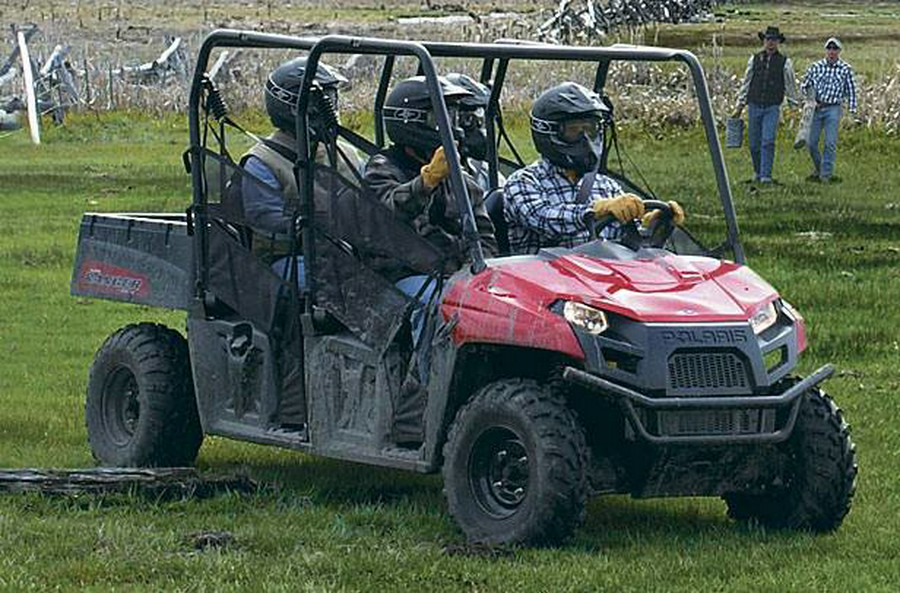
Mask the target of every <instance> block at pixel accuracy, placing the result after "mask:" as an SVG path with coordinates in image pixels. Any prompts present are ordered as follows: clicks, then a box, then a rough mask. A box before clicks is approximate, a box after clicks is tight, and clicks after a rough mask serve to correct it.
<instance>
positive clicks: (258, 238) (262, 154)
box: [241, 130, 362, 263]
mask: <svg viewBox="0 0 900 593" xmlns="http://www.w3.org/2000/svg"><path fill="white" fill-rule="evenodd" d="M266 140H269V141H270V142H275V143H276V144H280V145H281V146H284V147H286V148H288V149H290V150H291V151H292V152H293V151H295V150H296V148H297V146H296V142H295V141H294V137H293V136H291V135H289V134H286V133H285V132H282V131H281V130H276V131H275V132H274V133H272V134H270V135H269V136H268V137H267V138H266ZM337 144H338V148H339V150H340V152H342V153H343V154H344V156H346V157H347V160H349V161H350V163H351V165H348V164H347V163H346V162H345V160H344V159H343V158H342V157H341V156H340V155H337V163H336V165H337V166H336V168H337V171H338V173H340V174H341V175H342V176H344V177H346V178H347V179H349V180H351V181H354V182H355V181H356V179H357V176H359V175H361V173H362V161H361V160H360V158H359V154H358V153H357V152H356V149H355V148H353V147H352V146H351V145H349V144H347V143H346V142H344V141H342V140H338V142H337ZM248 156H255V157H256V158H258V159H259V160H261V161H262V162H263V163H265V164H266V166H268V167H269V168H270V169H271V170H272V173H273V174H274V175H275V179H277V180H278V184H279V185H280V186H281V197H282V199H283V200H284V201H285V205H286V206H289V207H291V208H292V209H293V208H297V207H298V206H299V201H300V192H299V191H298V190H297V179H296V178H295V177H294V163H292V162H291V161H289V160H288V159H286V158H284V157H283V156H282V155H281V154H279V153H278V152H277V151H275V150H272V149H271V148H269V147H268V146H266V145H265V144H264V143H263V142H257V143H256V144H255V145H254V146H253V147H252V148H250V150H248V151H247V152H246V154H244V156H243V157H242V158H241V161H242V162H243V161H244V160H245V159H246V158H247V157H248ZM316 163H317V164H318V165H321V166H329V165H330V163H329V162H328V153H327V151H326V149H325V146H324V145H323V144H321V143H320V144H319V145H318V147H317V149H316ZM351 166H352V167H355V171H353V170H351ZM313 191H315V192H316V193H319V192H323V191H326V190H324V189H322V188H319V187H316V188H314V190H313ZM318 197H319V196H317V198H318ZM321 197H327V196H321ZM252 251H253V252H254V253H256V254H257V255H258V256H259V257H261V258H262V259H264V260H266V261H268V262H270V263H271V262H274V261H275V260H277V259H279V258H282V257H285V256H287V255H288V254H290V243H289V241H288V240H286V239H284V238H279V237H274V236H271V235H265V234H261V233H254V237H253V248H252Z"/></svg>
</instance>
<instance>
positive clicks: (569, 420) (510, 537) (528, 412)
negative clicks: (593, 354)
mask: <svg viewBox="0 0 900 593" xmlns="http://www.w3.org/2000/svg"><path fill="white" fill-rule="evenodd" d="M585 465H586V446H585V441H584V434H583V432H582V430H581V427H580V426H579V425H578V423H577V421H576V419H575V417H574V415H573V414H572V412H571V411H570V410H569V409H568V408H567V406H566V403H565V400H564V399H563V398H562V397H560V396H558V395H555V394H553V393H552V392H551V390H549V389H548V388H546V387H543V386H541V385H539V384H538V383H536V382H534V381H529V380H522V379H508V380H503V381H498V382H496V383H491V384H489V385H487V386H485V387H484V388H482V389H481V390H480V391H478V392H477V393H476V394H475V395H474V396H473V397H472V399H471V400H470V401H469V403H468V404H466V405H465V406H464V407H463V408H462V409H460V410H459V412H458V413H457V415H456V418H455V420H454V422H453V425H452V428H451V430H450V434H449V436H448V438H447V443H446V444H445V446H444V467H443V476H444V493H445V495H446V497H447V502H448V506H449V509H450V513H451V514H452V516H453V518H454V519H455V520H456V522H457V523H458V524H459V526H460V527H461V528H462V530H463V532H464V533H465V534H466V537H467V538H468V540H469V541H472V542H478V543H486V544H519V543H521V544H530V545H552V544H556V543H559V542H561V541H563V540H565V539H566V538H568V537H569V536H570V535H571V534H572V532H573V531H574V530H575V528H576V527H577V526H578V525H579V524H580V523H581V521H582V520H583V518H584V508H585V497H586V483H585Z"/></svg>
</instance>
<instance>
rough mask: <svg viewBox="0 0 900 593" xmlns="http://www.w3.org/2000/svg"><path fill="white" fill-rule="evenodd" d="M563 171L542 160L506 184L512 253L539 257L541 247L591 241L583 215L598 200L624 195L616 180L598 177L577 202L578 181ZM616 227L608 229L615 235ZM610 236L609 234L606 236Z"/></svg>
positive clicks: (511, 176) (506, 205)
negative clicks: (613, 229) (591, 187)
mask: <svg viewBox="0 0 900 593" xmlns="http://www.w3.org/2000/svg"><path fill="white" fill-rule="evenodd" d="M563 171H564V169H563V168H562V167H557V166H556V165H554V164H552V163H550V161H548V160H546V159H541V160H539V161H537V162H535V163H532V164H531V165H528V166H527V167H522V168H521V169H519V170H518V171H516V172H514V173H513V174H512V175H510V176H509V179H507V180H506V185H505V186H504V205H503V215H504V218H506V222H507V224H508V225H509V247H510V251H512V253H517V254H520V253H537V252H538V250H539V249H541V248H542V247H558V246H562V247H574V246H576V245H580V244H582V243H587V242H588V241H589V240H590V230H589V229H588V225H587V223H586V222H585V220H584V213H585V211H587V210H588V209H589V208H590V207H591V203H592V202H593V201H594V200H596V199H597V198H603V199H608V198H612V197H614V196H617V195H619V194H621V193H622V187H621V186H620V185H619V184H618V182H616V181H615V180H614V179H611V178H609V177H607V176H605V175H601V174H598V175H597V176H596V177H595V178H594V187H593V191H592V192H591V193H590V195H589V197H588V199H587V200H585V201H584V202H581V203H579V202H578V181H580V180H578V181H576V182H575V183H572V182H571V181H569V179H568V178H567V177H566V176H565V174H564V173H563ZM613 226H615V225H611V226H609V227H607V230H609V231H610V232H612V228H613ZM604 235H607V236H608V235H609V233H604Z"/></svg>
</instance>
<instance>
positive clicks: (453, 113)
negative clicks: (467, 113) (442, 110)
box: [425, 105, 459, 130]
mask: <svg viewBox="0 0 900 593" xmlns="http://www.w3.org/2000/svg"><path fill="white" fill-rule="evenodd" d="M447 115H449V116H450V127H451V128H455V127H457V125H458V124H457V122H458V121H459V109H458V108H457V106H456V105H447ZM425 125H426V126H428V127H429V128H431V129H432V130H437V129H438V124H437V117H436V116H435V115H434V111H432V110H431V109H429V110H428V112H427V114H426V115H425Z"/></svg>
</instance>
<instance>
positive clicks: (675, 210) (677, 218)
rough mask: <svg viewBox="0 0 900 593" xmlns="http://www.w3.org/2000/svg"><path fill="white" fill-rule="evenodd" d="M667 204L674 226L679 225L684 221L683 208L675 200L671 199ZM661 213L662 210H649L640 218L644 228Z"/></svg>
mask: <svg viewBox="0 0 900 593" xmlns="http://www.w3.org/2000/svg"><path fill="white" fill-rule="evenodd" d="M668 204H669V208H671V209H672V222H674V223H675V225H676V226H681V225H682V224H683V223H684V208H682V207H681V204H679V203H678V202H676V201H675V200H671V201H670V202H668ZM661 214H662V210H651V211H650V212H648V213H646V214H644V216H643V217H642V218H641V225H642V226H643V227H644V228H647V227H649V226H650V225H652V224H653V222H654V221H655V220H656V219H657V218H659V216H660V215H661Z"/></svg>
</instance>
